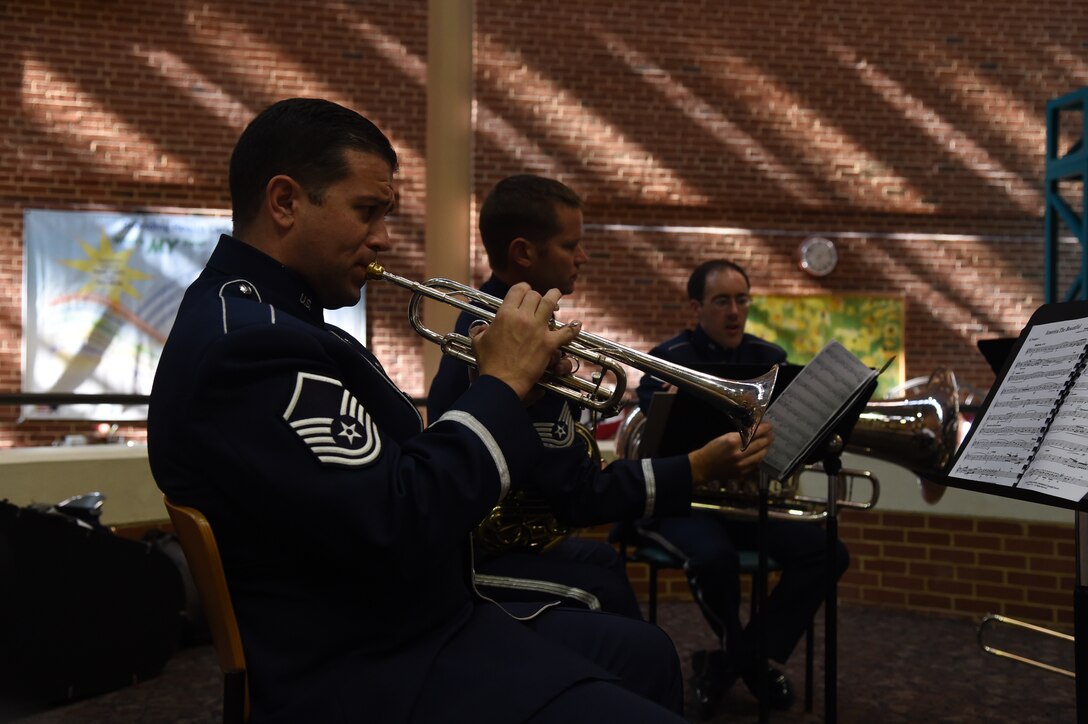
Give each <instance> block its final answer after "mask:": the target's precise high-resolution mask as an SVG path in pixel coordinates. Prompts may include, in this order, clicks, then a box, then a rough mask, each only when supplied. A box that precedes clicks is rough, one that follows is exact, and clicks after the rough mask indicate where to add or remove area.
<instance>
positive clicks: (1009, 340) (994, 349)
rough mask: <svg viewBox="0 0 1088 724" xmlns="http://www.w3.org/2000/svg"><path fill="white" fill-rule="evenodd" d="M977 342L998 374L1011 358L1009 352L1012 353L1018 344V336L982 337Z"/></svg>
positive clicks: (979, 349)
mask: <svg viewBox="0 0 1088 724" xmlns="http://www.w3.org/2000/svg"><path fill="white" fill-rule="evenodd" d="M975 344H976V345H977V346H978V351H979V352H981V353H982V356H983V357H985V358H986V362H987V364H989V365H990V369H992V370H993V371H994V374H995V375H996V374H1000V372H1001V369H1002V368H1003V367H1004V366H1005V361H1006V360H1008V359H1009V354H1011V353H1012V350H1013V348H1014V347H1015V346H1016V337H995V338H994V339H980V340H978V341H977V342H976V343H975Z"/></svg>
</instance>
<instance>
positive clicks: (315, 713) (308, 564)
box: [148, 98, 761, 722]
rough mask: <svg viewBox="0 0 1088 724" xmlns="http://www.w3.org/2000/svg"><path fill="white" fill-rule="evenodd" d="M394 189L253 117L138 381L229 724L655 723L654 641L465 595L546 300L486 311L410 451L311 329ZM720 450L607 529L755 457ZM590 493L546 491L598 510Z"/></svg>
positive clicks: (404, 411)
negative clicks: (220, 578) (226, 219)
mask: <svg viewBox="0 0 1088 724" xmlns="http://www.w3.org/2000/svg"><path fill="white" fill-rule="evenodd" d="M396 167H397V157H396V153H395V151H394V150H393V148H392V146H391V145H390V144H389V141H388V140H387V139H386V138H385V136H384V135H383V134H382V133H381V131H379V130H378V129H377V127H375V126H374V125H373V124H372V123H370V122H369V121H368V120H367V119H365V118H363V117H362V116H360V115H359V114H358V113H355V112H354V111H351V110H349V109H347V108H344V107H342V106H339V105H337V104H335V103H331V102H329V101H323V100H317V99H303V98H295V99H289V100H285V101H280V102H278V103H275V104H273V105H272V106H270V107H269V108H267V109H265V110H264V111H262V112H261V113H260V114H259V115H258V116H257V117H256V118H254V119H253V121H252V122H251V123H250V124H249V125H248V126H247V128H246V129H245V131H244V132H243V133H242V135H241V137H240V138H239V140H238V142H237V144H236V146H235V149H234V152H233V154H232V156H231V163H230V191H231V200H232V205H233V210H234V229H233V234H232V235H231V236H224V237H223V238H221V239H220V241H219V244H218V245H217V247H216V249H215V251H214V252H213V254H212V256H211V258H210V260H209V261H208V264H207V266H206V267H205V269H204V271H203V272H202V273H201V275H200V276H199V278H198V279H197V280H196V281H195V282H194V283H193V284H192V285H191V286H190V287H189V289H188V290H187V292H186V294H185V297H184V299H183V301H182V304H181V307H180V309H179V311H178V315H177V319H176V321H175V323H174V327H173V329H172V331H171V333H170V337H169V339H168V341H167V343H166V345H165V348H164V350H163V354H162V356H161V358H160V361H159V366H158V369H157V372H156V376H155V383H154V387H153V390H152V394H151V405H150V410H149V418H148V444H149V458H150V462H151V467H152V471H153V473H154V475H155V479H156V482H157V484H158V485H159V487H160V488H161V489H162V490H163V492H164V493H166V495H167V496H169V497H170V498H171V499H172V500H173V501H174V502H176V503H179V504H182V505H188V506H192V507H195V508H197V509H199V510H201V511H202V512H203V513H204V514H205V516H206V517H207V518H208V520H209V521H210V523H211V525H212V527H213V529H214V531H215V534H216V536H217V538H218V542H219V548H220V554H221V556H222V560H223V565H224V569H225V572H226V578H227V583H228V586H229V588H230V592H231V598H232V601H233V604H234V609H235V612H236V615H237V620H238V626H239V629H240V631H241V636H242V643H243V646H244V649H245V656H246V663H247V669H248V687H249V695H250V703H251V707H250V710H251V718H252V721H254V722H261V721H323V722H357V721H362V720H367V721H382V722H445V721H473V722H518V721H529V720H532V721H533V722H568V721H576V720H584V719H587V718H592V719H596V720H602V721H603V720H607V719H612V718H615V719H620V718H622V719H623V720H628V721H639V722H648V721H662V722H664V721H680V719H679V717H678V716H677V714H676V712H678V711H679V709H680V706H681V684H680V681H679V666H678V662H677V661H676V654H675V650H674V649H673V647H672V644H671V642H670V641H669V640H668V638H667V637H666V636H665V635H664V634H663V633H662V632H660V631H659V630H657V629H655V628H653V627H650V626H647V625H646V624H643V623H642V622H639V621H632V620H630V619H628V618H624V617H620V616H611V617H605V616H600V615H597V614H591V613H588V612H585V611H578V610H571V609H555V608H550V609H546V610H541V611H538V612H537V615H535V616H532V617H531V618H529V619H528V620H526V621H519V620H515V619H514V618H512V617H511V616H510V615H508V614H507V613H506V612H505V611H503V610H502V609H500V608H499V607H497V606H495V605H493V604H491V603H489V602H487V601H485V600H483V599H481V598H480V597H479V596H478V595H477V594H476V592H475V591H474V589H473V587H472V585H471V579H470V572H471V569H470V561H469V555H470V553H469V550H468V541H469V532H470V531H471V530H472V529H473V527H474V526H475V524H476V522H477V521H479V520H480V518H481V517H482V516H483V515H484V514H485V513H487V511H489V510H490V509H491V508H492V507H493V506H494V505H495V503H496V502H497V501H499V500H501V499H502V497H503V496H504V495H506V494H507V493H508V492H510V491H511V490H517V489H519V488H521V487H524V486H526V485H528V484H529V483H530V481H532V480H533V470H534V468H535V467H536V466H537V465H538V463H539V461H540V460H541V458H542V456H544V455H545V454H547V452H546V451H545V450H544V448H543V445H542V444H541V441H540V438H539V436H538V435H537V434H536V432H535V428H534V426H533V421H532V419H531V418H530V417H529V415H528V414H527V413H526V410H525V407H524V405H523V400H524V399H525V398H526V397H528V396H529V395H530V392H531V391H532V389H533V388H534V386H535V384H536V382H537V380H538V379H539V378H540V376H541V374H542V373H543V371H544V370H545V368H547V367H548V365H549V363H550V360H551V359H552V356H553V355H554V354H555V352H556V350H558V349H559V348H560V347H562V346H563V345H565V344H568V343H569V342H570V341H571V340H572V339H573V338H574V337H575V335H576V334H577V332H578V328H577V326H576V325H574V326H569V327H565V328H562V329H551V327H550V325H549V323H548V322H549V319H550V317H551V315H552V312H553V311H554V309H555V306H556V302H557V301H558V299H559V296H560V293H559V291H558V290H549V291H546V292H545V293H544V294H539V293H537V292H535V291H533V290H532V289H530V288H529V287H528V285H525V284H517V285H514V286H513V287H512V288H511V290H510V292H509V293H508V294H507V295H506V298H505V300H504V301H503V303H502V306H501V308H500V309H499V311H498V314H497V316H496V319H495V321H494V323H493V324H492V325H491V326H490V328H489V329H487V330H486V332H484V333H483V334H481V335H479V336H477V337H476V340H475V345H474V347H475V353H476V359H477V363H478V366H479V372H480V375H479V378H478V379H477V380H476V381H475V383H474V384H473V385H472V386H471V388H470V389H469V390H467V391H466V392H465V394H463V395H462V396H461V397H460V398H459V399H458V400H457V402H456V403H455V404H454V405H453V406H452V407H451V409H450V410H449V412H447V413H446V414H445V415H443V416H442V417H441V418H440V419H438V420H435V421H433V422H432V423H431V425H430V426H429V427H427V428H426V429H424V428H423V425H422V421H421V419H420V417H419V415H418V413H417V412H416V410H415V407H414V405H413V404H412V403H411V401H410V400H409V399H408V398H407V396H406V395H404V393H403V392H401V391H400V390H399V389H397V387H396V386H395V385H394V384H393V383H392V381H391V380H390V379H389V377H388V376H387V375H386V374H385V372H384V370H383V369H382V367H381V365H380V363H379V362H378V360H377V359H376V358H375V357H374V356H373V355H372V354H371V353H370V352H369V351H368V350H367V349H366V348H365V347H364V346H363V345H362V344H360V343H359V342H358V341H357V340H355V339H353V338H352V337H351V336H350V335H348V334H347V333H346V332H344V331H343V330H339V329H336V328H334V327H331V326H329V325H327V324H326V323H325V322H324V318H323V309H325V308H330V309H331V308H337V307H341V306H345V305H352V304H356V303H357V302H358V301H359V298H360V294H361V289H362V287H363V286H364V284H365V283H366V281H367V274H368V265H369V264H370V263H371V262H373V261H375V259H376V257H377V255H378V254H379V253H381V252H384V251H387V250H389V249H390V248H391V247H392V241H391V239H390V237H389V235H388V232H387V228H386V215H387V214H388V213H389V212H390V211H391V210H392V209H393V207H394V205H395V198H396V194H395V188H394V172H395V171H396ZM553 422H554V421H553ZM724 448H725V446H724V445H722V444H719V445H717V446H713V445H712V446H711V447H710V448H708V449H707V450H705V451H703V452H701V453H700V454H699V455H693V456H681V457H679V458H677V459H674V460H672V461H671V462H669V463H668V464H667V467H668V468H669V473H670V475H671V476H675V477H676V478H677V480H678V481H679V482H678V483H675V484H662V485H661V486H660V487H659V488H658V491H659V493H660V495H659V498H658V503H659V505H658V507H657V508H654V506H652V505H650V506H648V505H647V500H645V499H643V497H644V496H643V495H642V494H632V495H630V496H624V495H622V494H615V495H616V497H617V498H618V499H619V500H618V501H617V502H616V503H614V506H615V507H617V508H620V509H627V510H634V509H646V508H647V507H650V508H654V509H658V510H663V511H667V512H674V511H676V510H678V509H681V508H683V507H684V506H685V505H687V501H688V496H689V494H690V486H691V481H692V478H693V477H694V478H695V479H699V478H701V477H705V476H709V475H715V474H720V473H723V472H725V471H727V470H731V471H735V470H737V469H744V468H746V467H749V466H750V465H754V464H755V461H757V460H758V459H759V457H760V456H761V454H760V453H761V448H760V447H758V446H757V445H755V444H753V445H752V446H751V447H750V448H749V449H750V450H751V452H750V453H749V454H748V455H747V456H742V457H741V458H739V459H738V457H737V456H735V455H732V454H729V451H726V450H725V449H724ZM753 448H754V450H753ZM593 482H594V478H586V479H582V480H579V481H577V483H576V484H575V485H574V488H575V489H573V490H560V491H556V492H557V494H564V493H565V494H567V495H569V496H571V497H578V496H579V495H581V496H583V497H588V498H594V499H603V498H607V497H609V493H607V492H605V491H598V490H594V489H592V484H593Z"/></svg>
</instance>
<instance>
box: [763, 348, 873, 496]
mask: <svg viewBox="0 0 1088 724" xmlns="http://www.w3.org/2000/svg"><path fill="white" fill-rule="evenodd" d="M876 374H877V373H876V372H875V371H873V370H870V369H869V368H868V367H866V366H865V363H864V362H862V361H861V360H859V359H858V358H857V357H856V356H855V355H854V354H853V353H852V352H850V351H849V350H848V349H846V348H845V347H843V346H842V345H841V344H839V343H838V342H837V341H835V340H831V341H830V342H828V343H827V344H826V345H824V348H823V349H822V350H820V352H819V354H817V355H816V356H815V357H814V358H813V359H812V361H811V362H809V363H808V364H806V365H805V367H804V369H802V370H801V371H800V372H799V373H798V374H797V377H795V378H794V380H793V382H791V383H790V385H789V387H787V388H786V389H785V390H783V392H782V394H781V395H779V397H778V398H777V399H776V400H775V401H774V404H772V405H771V406H770V408H768V409H767V414H766V415H765V416H764V419H765V420H767V421H769V422H771V423H773V424H774V442H773V443H771V448H770V450H769V451H768V452H767V457H765V458H764V459H763V462H762V463H761V464H762V465H763V466H764V468H765V469H766V470H767V471H768V472H769V473H770V475H771V477H772V478H773V479H775V480H781V479H782V475H783V474H784V473H786V472H789V470H790V469H791V468H792V467H793V466H794V464H795V463H796V462H797V461H798V460H799V458H801V457H802V456H803V455H805V454H806V453H807V452H808V449H809V447H810V446H811V445H812V443H813V442H815V441H816V439H817V438H818V437H819V436H820V434H821V433H822V432H823V431H824V430H825V429H826V428H827V425H828V424H829V423H830V422H831V418H832V417H833V416H834V415H835V413H836V412H838V411H839V409H840V408H841V407H842V406H843V405H844V404H845V403H846V401H847V400H849V399H850V398H851V397H852V396H853V395H854V393H855V392H857V391H858V390H859V389H861V387H862V385H864V384H865V383H866V382H868V381H869V380H871V379H872V378H873V377H875V376H876Z"/></svg>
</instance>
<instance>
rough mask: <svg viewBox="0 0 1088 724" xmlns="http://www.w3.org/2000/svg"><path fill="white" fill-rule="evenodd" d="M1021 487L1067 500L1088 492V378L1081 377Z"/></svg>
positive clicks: (1048, 432)
mask: <svg viewBox="0 0 1088 724" xmlns="http://www.w3.org/2000/svg"><path fill="white" fill-rule="evenodd" d="M1017 487H1018V488H1025V489H1028V490H1038V491H1039V492H1040V493H1046V494H1047V495H1056V496H1058V497H1060V498H1066V499H1067V500H1080V499H1081V498H1083V497H1084V494H1085V493H1088V375H1083V374H1082V375H1079V376H1078V377H1077V380H1076V382H1074V383H1073V386H1072V388H1071V389H1070V390H1069V394H1068V395H1067V396H1066V398H1065V401H1064V402H1063V403H1062V406H1061V407H1060V408H1059V409H1058V413H1057V415H1055V416H1054V420H1053V422H1051V423H1050V429H1049V430H1047V434H1046V437H1045V438H1043V442H1042V444H1041V445H1040V446H1039V451H1038V452H1037V453H1035V458H1034V459H1033V460H1032V461H1031V464H1030V465H1028V469H1027V470H1025V471H1024V476H1023V477H1022V478H1021V479H1020V484H1019V485H1018V486H1017Z"/></svg>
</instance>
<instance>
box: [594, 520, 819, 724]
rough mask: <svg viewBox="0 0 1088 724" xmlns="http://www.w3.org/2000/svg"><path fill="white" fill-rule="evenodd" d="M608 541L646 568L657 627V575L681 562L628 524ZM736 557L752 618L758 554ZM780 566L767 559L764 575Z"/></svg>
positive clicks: (808, 686) (808, 645)
mask: <svg viewBox="0 0 1088 724" xmlns="http://www.w3.org/2000/svg"><path fill="white" fill-rule="evenodd" d="M609 541H610V542H612V543H614V544H617V545H619V549H620V555H622V556H623V558H624V560H626V561H627V562H628V563H642V564H645V565H646V566H647V567H648V568H649V572H650V576H649V589H650V590H649V605H648V616H647V617H648V618H649V620H650V623H653V624H656V623H657V578H658V576H657V574H658V571H659V570H661V569H663V568H665V569H668V568H672V569H676V570H683V569H684V561H683V559H682V558H680V557H678V556H677V555H676V554H674V553H673V552H671V551H669V550H668V549H667V548H665V547H664V546H663V545H661V543H659V542H658V541H656V540H654V539H653V538H648V537H646V536H644V535H642V534H641V533H639V531H638V529H637V528H636V527H635V526H634V525H633V524H630V523H618V524H617V525H616V526H615V527H614V528H613V529H612V532H611V533H610V534H609ZM738 555H739V557H740V575H742V576H746V575H747V576H751V577H752V587H751V591H752V594H751V596H750V599H751V603H750V605H751V609H750V610H751V615H752V616H754V615H755V614H756V611H757V609H758V599H757V596H756V590H755V582H756V580H757V575H758V573H759V551H738ZM781 570H782V566H781V565H779V563H778V562H777V561H776V560H774V558H771V557H769V556H768V558H767V572H768V573H772V572H774V571H781ZM814 624H815V620H814V619H812V620H809V622H808V630H807V631H806V633H805V711H812V696H813V692H812V661H813V648H814V643H813V640H814V636H813V633H814V631H813V629H814Z"/></svg>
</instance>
